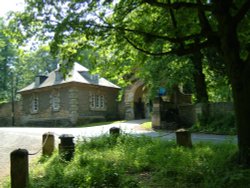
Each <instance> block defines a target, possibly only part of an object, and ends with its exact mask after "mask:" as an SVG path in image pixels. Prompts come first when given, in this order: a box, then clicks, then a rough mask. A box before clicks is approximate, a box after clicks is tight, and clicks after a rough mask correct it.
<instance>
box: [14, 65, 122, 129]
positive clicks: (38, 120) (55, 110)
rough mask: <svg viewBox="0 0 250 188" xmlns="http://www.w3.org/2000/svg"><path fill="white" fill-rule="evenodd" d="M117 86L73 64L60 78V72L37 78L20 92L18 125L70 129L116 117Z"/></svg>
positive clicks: (56, 71) (117, 115)
mask: <svg viewBox="0 0 250 188" xmlns="http://www.w3.org/2000/svg"><path fill="white" fill-rule="evenodd" d="M119 90H120V87H118V86H117V85H115V84H113V83H111V82H109V81H108V80H106V79H104V78H100V77H99V76H98V75H92V74H90V73H89V71H88V69H87V68H85V67H83V66H82V65H80V64H78V63H74V66H73V68H72V70H71V71H70V72H69V74H68V75H67V76H66V77H65V78H64V77H63V76H62V74H61V73H60V69H59V68H58V69H56V70H55V71H52V72H51V73H50V74H49V75H48V76H37V77H36V78H35V81H34V82H33V83H32V84H30V85H29V86H27V87H25V88H23V89H21V90H20V91H19V93H20V94H21V96H22V100H21V105H20V106H21V107H20V113H21V114H20V122H21V124H22V125H32V126H40V125H41V126H70V125H74V124H79V123H81V124H84V123H88V122H90V121H105V120H114V119H118V118H119V113H118V102H117V97H118V93H119Z"/></svg>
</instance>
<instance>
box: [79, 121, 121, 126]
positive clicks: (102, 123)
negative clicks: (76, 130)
mask: <svg viewBox="0 0 250 188" xmlns="http://www.w3.org/2000/svg"><path fill="white" fill-rule="evenodd" d="M123 122H125V120H121V121H105V122H94V123H88V124H84V125H82V124H80V125H77V127H95V126H101V125H109V124H115V123H123Z"/></svg>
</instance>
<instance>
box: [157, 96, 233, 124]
mask: <svg viewBox="0 0 250 188" xmlns="http://www.w3.org/2000/svg"><path fill="white" fill-rule="evenodd" d="M159 104H160V105H159ZM201 106H202V105H201V104H195V105H194V104H183V105H178V108H177V109H178V117H179V120H178V124H179V125H178V126H179V127H190V126H192V125H193V124H194V123H196V122H197V120H198V117H199V116H200V115H201V112H202V110H201ZM175 107H176V106H175V105H172V103H167V102H163V101H161V102H159V100H155V101H154V104H153V116H152V125H153V127H154V128H163V127H167V126H166V125H165V124H167V125H168V124H169V123H173V122H177V121H175V120H174V119H171V118H170V119H168V118H167V117H166V116H167V115H171V114H168V113H167V112H168V110H170V109H175ZM209 110H210V115H211V116H213V115H218V114H222V115H223V114H227V113H234V109H233V103H231V102H218V103H210V104H209ZM172 118H174V116H173V117H172Z"/></svg>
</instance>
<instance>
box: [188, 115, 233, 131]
mask: <svg viewBox="0 0 250 188" xmlns="http://www.w3.org/2000/svg"><path fill="white" fill-rule="evenodd" d="M190 130H191V131H192V132H204V133H211V134H228V135H235V134H236V125H235V116H234V114H232V113H227V114H225V113H223V114H220V113H218V114H214V115H211V116H210V117H209V118H208V119H206V120H204V118H203V117H202V116H201V117H199V121H198V122H197V123H196V124H195V125H194V126H193V127H192V128H191V129H190Z"/></svg>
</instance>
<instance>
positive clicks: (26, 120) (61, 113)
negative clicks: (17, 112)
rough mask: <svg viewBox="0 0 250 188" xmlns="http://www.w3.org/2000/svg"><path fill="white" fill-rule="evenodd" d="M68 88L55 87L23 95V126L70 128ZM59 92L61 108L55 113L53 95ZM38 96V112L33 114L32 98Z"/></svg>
mask: <svg viewBox="0 0 250 188" xmlns="http://www.w3.org/2000/svg"><path fill="white" fill-rule="evenodd" d="M68 90H69V88H68V87H54V88H45V89H40V90H38V91H36V92H32V93H31V92H27V93H23V94H22V101H21V109H22V110H21V125H23V126H44V127H49V126H53V127H56V126H70V125H71V124H72V123H71V121H70V119H69V110H68V109H69V97H68ZM53 92H59V93H60V95H59V97H60V108H59V110H56V111H54V110H53V109H52V105H51V95H52V93H53ZM33 95H36V96H37V97H38V99H39V104H38V105H39V109H38V112H32V110H31V107H32V106H31V103H32V96H33Z"/></svg>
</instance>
